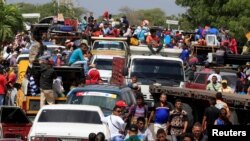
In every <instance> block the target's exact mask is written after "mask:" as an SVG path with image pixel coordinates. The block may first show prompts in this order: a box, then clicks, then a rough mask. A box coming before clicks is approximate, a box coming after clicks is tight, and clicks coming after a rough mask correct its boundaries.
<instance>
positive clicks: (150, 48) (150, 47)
mask: <svg viewBox="0 0 250 141" xmlns="http://www.w3.org/2000/svg"><path fill="white" fill-rule="evenodd" d="M148 48H149V50H150V51H151V52H152V53H153V54H157V53H159V52H160V51H161V49H162V48H163V46H158V47H157V50H156V51H155V50H154V48H153V47H152V46H151V45H149V46H148Z"/></svg>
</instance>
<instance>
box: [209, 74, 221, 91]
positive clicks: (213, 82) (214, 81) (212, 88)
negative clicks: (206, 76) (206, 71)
mask: <svg viewBox="0 0 250 141" xmlns="http://www.w3.org/2000/svg"><path fill="white" fill-rule="evenodd" d="M220 88H221V84H220V83H219V82H218V81H217V76H216V75H213V76H212V80H211V81H210V83H209V84H207V87H206V90H208V91H216V92H218V91H219V89H220Z"/></svg>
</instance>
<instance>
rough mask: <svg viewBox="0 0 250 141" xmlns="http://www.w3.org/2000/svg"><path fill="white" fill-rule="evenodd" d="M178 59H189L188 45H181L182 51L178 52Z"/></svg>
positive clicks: (186, 60)
mask: <svg viewBox="0 0 250 141" xmlns="http://www.w3.org/2000/svg"><path fill="white" fill-rule="evenodd" d="M180 59H181V60H182V61H183V62H188V60H189V51H188V47H187V45H186V44H184V45H183V46H182V52H181V54H180Z"/></svg>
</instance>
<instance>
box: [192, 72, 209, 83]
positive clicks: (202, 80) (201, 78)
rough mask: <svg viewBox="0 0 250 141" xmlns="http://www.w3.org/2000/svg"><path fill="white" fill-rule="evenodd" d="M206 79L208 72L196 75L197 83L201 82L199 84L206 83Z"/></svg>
mask: <svg viewBox="0 0 250 141" xmlns="http://www.w3.org/2000/svg"><path fill="white" fill-rule="evenodd" d="M206 79H207V74H202V73H201V74H197V75H196V79H195V83H199V84H205V83H206Z"/></svg>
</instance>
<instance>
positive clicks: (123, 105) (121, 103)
mask: <svg viewBox="0 0 250 141" xmlns="http://www.w3.org/2000/svg"><path fill="white" fill-rule="evenodd" d="M115 106H117V107H120V108H121V110H122V114H121V117H122V119H123V120H124V121H126V122H127V116H126V109H127V107H128V105H127V104H126V102H125V101H124V100H118V101H116V103H115Z"/></svg>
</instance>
